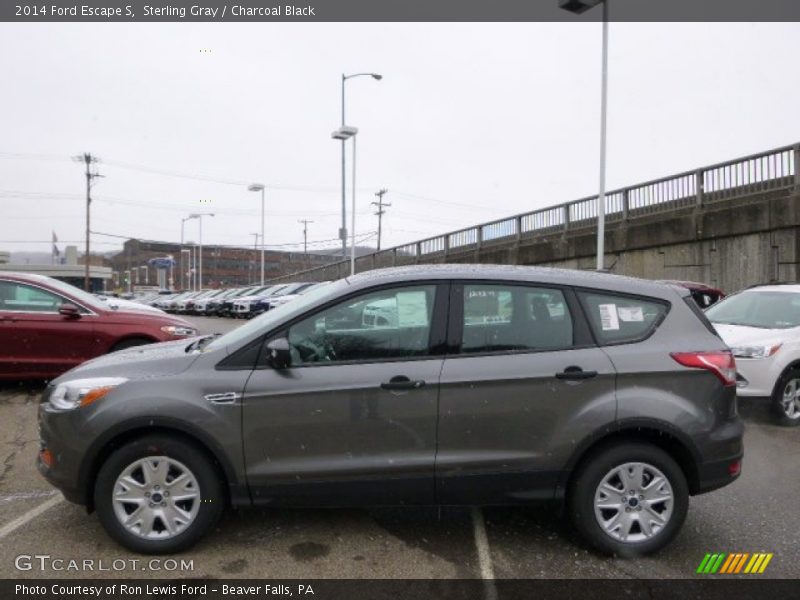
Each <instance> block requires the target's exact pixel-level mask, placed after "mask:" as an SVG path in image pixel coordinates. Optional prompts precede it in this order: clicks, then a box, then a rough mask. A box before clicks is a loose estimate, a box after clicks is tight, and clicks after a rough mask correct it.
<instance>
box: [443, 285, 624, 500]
mask: <svg viewBox="0 0 800 600" xmlns="http://www.w3.org/2000/svg"><path fill="white" fill-rule="evenodd" d="M450 306H451V309H450V330H449V341H448V345H449V347H450V352H449V353H448V355H447V358H446V359H445V362H444V365H443V368H442V377H441V380H440V399H439V427H438V446H439V448H438V453H437V457H436V476H437V493H438V500H439V502H441V503H444V504H461V503H476V504H480V503H485V504H491V503H509V502H511V503H513V502H516V501H519V502H525V501H529V500H532V499H544V498H552V497H553V495H554V493H555V490H556V486H557V483H558V481H559V478H560V476H561V475H562V470H563V469H564V466H565V464H566V462H567V460H568V458H569V457H570V456H571V455H572V453H573V452H574V450H575V449H576V447H577V443H578V442H579V441H581V440H583V439H585V438H586V437H587V436H588V435H589V434H590V433H592V432H593V431H595V430H596V429H597V428H599V427H600V426H601V425H603V424H610V423H612V422H613V420H614V418H615V411H616V400H615V395H614V380H615V371H614V368H613V365H612V364H611V362H610V361H609V359H608V358H607V357H606V356H605V354H604V353H603V352H602V350H600V349H599V348H597V347H596V346H595V345H594V343H593V340H592V338H591V333H590V332H589V330H588V326H587V324H586V322H585V320H584V319H583V317H582V314H581V312H580V307H579V306H578V303H577V300H576V299H575V296H574V293H573V292H572V291H571V290H570V289H568V288H560V287H556V286H548V285H537V284H518V283H500V282H469V281H467V282H461V283H454V284H453V286H452V292H451V303H450Z"/></svg>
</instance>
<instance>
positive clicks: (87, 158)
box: [72, 152, 104, 292]
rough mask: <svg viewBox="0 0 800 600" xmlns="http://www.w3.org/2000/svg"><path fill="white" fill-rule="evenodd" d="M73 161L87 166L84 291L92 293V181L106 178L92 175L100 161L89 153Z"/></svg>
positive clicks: (75, 157)
mask: <svg viewBox="0 0 800 600" xmlns="http://www.w3.org/2000/svg"><path fill="white" fill-rule="evenodd" d="M72 160H74V161H75V162H82V163H85V164H86V255H85V256H84V260H83V262H84V266H85V268H84V271H83V289H84V290H86V291H87V292H91V291H92V286H91V280H90V279H89V258H90V257H89V234H90V228H89V223H90V218H89V216H90V206H91V204H92V179H94V178H96V177H104V176H103V175H100V173H97V172H94V173H92V168H91V166H92V163H96V162H98V161H99V159H98V158H97V157H96V156H92V155H91V153H89V152H84V153H83V154H81V155H78V156H73V157H72Z"/></svg>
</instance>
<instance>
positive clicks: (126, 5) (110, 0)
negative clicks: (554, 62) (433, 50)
mask: <svg viewBox="0 0 800 600" xmlns="http://www.w3.org/2000/svg"><path fill="white" fill-rule="evenodd" d="M606 2H607V3H608V7H607V8H608V19H609V20H611V21H629V22H639V21H650V22H655V21H675V22H677V21H696V22H697V21H770V22H771V21H800V2H798V1H797V0H606ZM561 3H562V2H560V1H559V0H280V1H279V0H238V1H232V2H229V1H226V0H188V1H187V0H41V1H38V0H26V1H23V0H16V1H15V0H3V2H2V3H0V21H11V22H15V21H16V22H59V21H63V22H169V21H172V22H182V21H190V22H191V21H195V22H200V21H205V22H213V21H219V22H272V21H294V22H303V21H308V22H314V21H320V22H389V21H397V22H413V21H417V22H437V21H441V22H513V21H565V22H580V21H599V20H602V19H603V12H604V11H603V9H602V7H599V6H597V5H598V4H602V2H600V1H599V0H570V1H569V2H567V4H568V6H567V7H566V8H568V9H570V10H565V9H564V8H562V7H561V6H560V4H561ZM583 9H585V10H583Z"/></svg>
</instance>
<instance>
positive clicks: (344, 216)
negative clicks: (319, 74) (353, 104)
mask: <svg viewBox="0 0 800 600" xmlns="http://www.w3.org/2000/svg"><path fill="white" fill-rule="evenodd" d="M356 77H372V78H373V79H374V80H375V81H380V80H381V79H383V75H380V74H379V73H353V74H352V75H345V74H344V73H342V123H341V126H340V127H341V129H345V118H344V117H345V110H344V107H345V102H344V99H345V96H344V90H345V83H347V82H348V80H350V79H355V78H356ZM348 137H349V136H348ZM334 139H340V140H342V228H341V229H340V230H339V238H341V240H342V258H347V200H346V198H345V195H346V192H345V185H346V178H347V176H346V173H345V169H346V165H345V147H344V144H345V142H346V141H347V138H346V137H345V138H337V137H336V136H334Z"/></svg>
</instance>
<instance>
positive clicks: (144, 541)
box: [94, 434, 226, 554]
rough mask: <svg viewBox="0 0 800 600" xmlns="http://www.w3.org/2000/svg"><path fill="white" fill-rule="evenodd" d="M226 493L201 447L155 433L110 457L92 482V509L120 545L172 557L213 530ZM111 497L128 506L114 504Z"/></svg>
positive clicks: (136, 550) (220, 479)
mask: <svg viewBox="0 0 800 600" xmlns="http://www.w3.org/2000/svg"><path fill="white" fill-rule="evenodd" d="M145 469H147V470H148V473H149V482H148V479H145ZM123 477H125V479H123ZM159 482H160V485H159ZM156 486H158V487H156ZM224 490H225V485H224V483H223V479H222V476H221V474H220V472H219V471H218V470H217V468H216V467H215V465H214V463H213V461H212V460H211V458H210V457H209V456H208V454H207V453H206V452H205V451H204V450H203V449H202V448H200V447H198V446H196V445H195V444H193V443H190V442H188V441H184V440H183V439H181V438H175V437H172V436H166V435H155V434H154V435H147V436H144V437H141V438H139V439H136V440H134V441H132V442H129V443H127V444H125V445H124V446H121V447H120V448H118V449H117V450H116V451H114V453H113V454H111V455H110V456H109V457H108V459H107V460H106V461H105V462H104V463H103V465H102V467H101V468H100V472H99V473H98V475H97V480H96V481H95V488H94V505H95V509H96V510H97V515H98V517H99V519H100V523H101V524H102V525H103V528H104V529H105V530H106V532H108V534H109V535H110V536H111V537H112V538H113V539H114V540H115V541H117V542H118V543H119V544H120V545H122V546H124V547H125V548H127V549H129V550H133V551H134V552H140V553H142V554H170V553H173V552H180V551H182V550H186V549H187V548H190V547H191V546H193V545H194V544H195V543H197V541H198V540H200V538H202V537H203V536H204V535H205V534H206V533H208V532H209V531H210V530H211V529H212V528H213V527H214V525H215V524H216V523H217V521H218V520H219V518H220V516H221V515H222V513H223V511H224V509H225V505H226V497H225V493H224ZM170 493H172V497H170ZM115 494H117V495H118V497H122V496H125V497H127V498H129V499H130V502H125V501H124V500H122V501H120V500H115ZM179 494H180V498H181V499H180V500H179V501H177V500H174V498H176V497H178V495H179ZM145 502H146V503H147V504H144V503H145ZM123 520H128V521H130V525H128V526H126V525H125V524H123ZM170 526H171V527H172V529H173V530H172V531H170V530H169V527H170Z"/></svg>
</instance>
